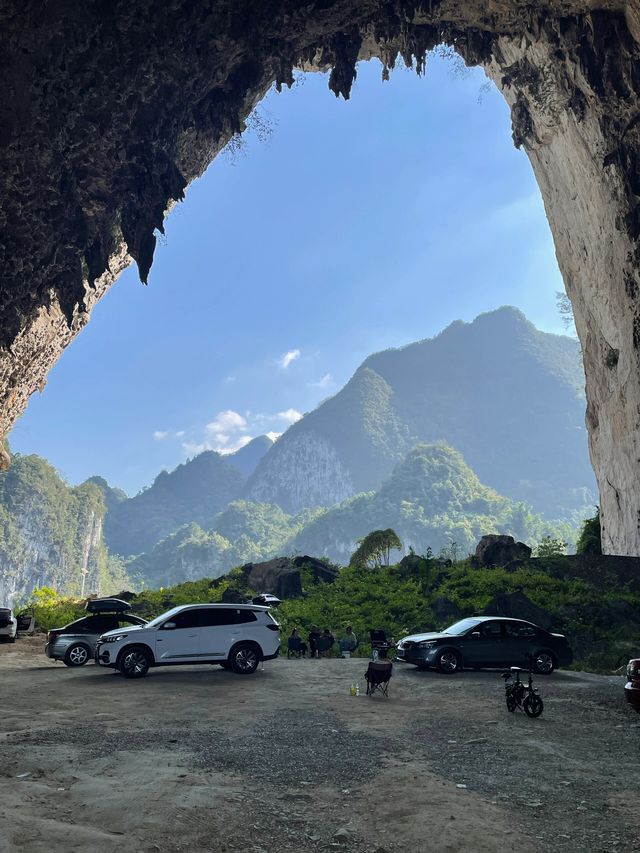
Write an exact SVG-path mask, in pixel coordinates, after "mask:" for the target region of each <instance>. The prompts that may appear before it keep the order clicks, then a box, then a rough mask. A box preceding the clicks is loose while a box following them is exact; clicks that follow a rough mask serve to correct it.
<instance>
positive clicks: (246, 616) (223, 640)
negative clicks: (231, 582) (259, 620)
mask: <svg viewBox="0 0 640 853" xmlns="http://www.w3.org/2000/svg"><path fill="white" fill-rule="evenodd" d="M200 620H201V622H200V624H201V625H202V640H201V642H202V645H201V648H202V654H203V657H206V658H210V659H211V660H226V658H227V657H228V656H229V650H230V649H231V646H232V645H233V644H234V643H236V642H237V641H238V640H240V639H246V636H247V632H246V627H247V623H254V622H255V621H256V614H255V613H254V612H253V611H252V610H247V609H246V608H235V607H206V608H202V610H201V611H200Z"/></svg>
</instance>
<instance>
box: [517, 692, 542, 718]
mask: <svg viewBox="0 0 640 853" xmlns="http://www.w3.org/2000/svg"><path fill="white" fill-rule="evenodd" d="M522 707H523V708H524V712H525V714H526V715H527V717H539V716H540V714H541V713H542V711H543V710H544V703H543V701H542V699H541V698H540V697H539V696H536V695H533V696H527V697H526V698H525V700H524V702H523V703H522Z"/></svg>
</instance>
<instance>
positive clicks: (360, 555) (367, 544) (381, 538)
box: [349, 527, 402, 569]
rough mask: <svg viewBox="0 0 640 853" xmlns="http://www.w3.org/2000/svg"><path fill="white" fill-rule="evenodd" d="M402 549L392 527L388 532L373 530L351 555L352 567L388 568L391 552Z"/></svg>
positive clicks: (359, 541)
mask: <svg viewBox="0 0 640 853" xmlns="http://www.w3.org/2000/svg"><path fill="white" fill-rule="evenodd" d="M401 548H402V542H401V541H400V539H399V537H398V534H397V533H396V532H395V530H392V529H391V528H390V527H389V528H387V530H372V531H371V533H369V534H367V536H365V537H364V539H359V540H358V548H357V549H356V550H355V551H354V552H353V554H352V555H351V559H350V560H349V565H350V566H365V567H367V568H369V569H379V568H381V567H382V566H388V565H389V560H390V557H391V551H399V550H401Z"/></svg>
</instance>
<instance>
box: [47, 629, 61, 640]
mask: <svg viewBox="0 0 640 853" xmlns="http://www.w3.org/2000/svg"><path fill="white" fill-rule="evenodd" d="M59 636H60V632H59V631H49V633H48V634H47V640H49V641H51V640H55V638H56V637H59Z"/></svg>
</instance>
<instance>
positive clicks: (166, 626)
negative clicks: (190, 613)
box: [162, 622, 176, 631]
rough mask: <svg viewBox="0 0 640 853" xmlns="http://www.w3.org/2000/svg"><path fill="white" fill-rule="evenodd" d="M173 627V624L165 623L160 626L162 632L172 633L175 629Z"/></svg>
mask: <svg viewBox="0 0 640 853" xmlns="http://www.w3.org/2000/svg"><path fill="white" fill-rule="evenodd" d="M175 627H176V623H175V622H165V623H164V625H163V626H162V630H163V631H173V630H174V629H175Z"/></svg>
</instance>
